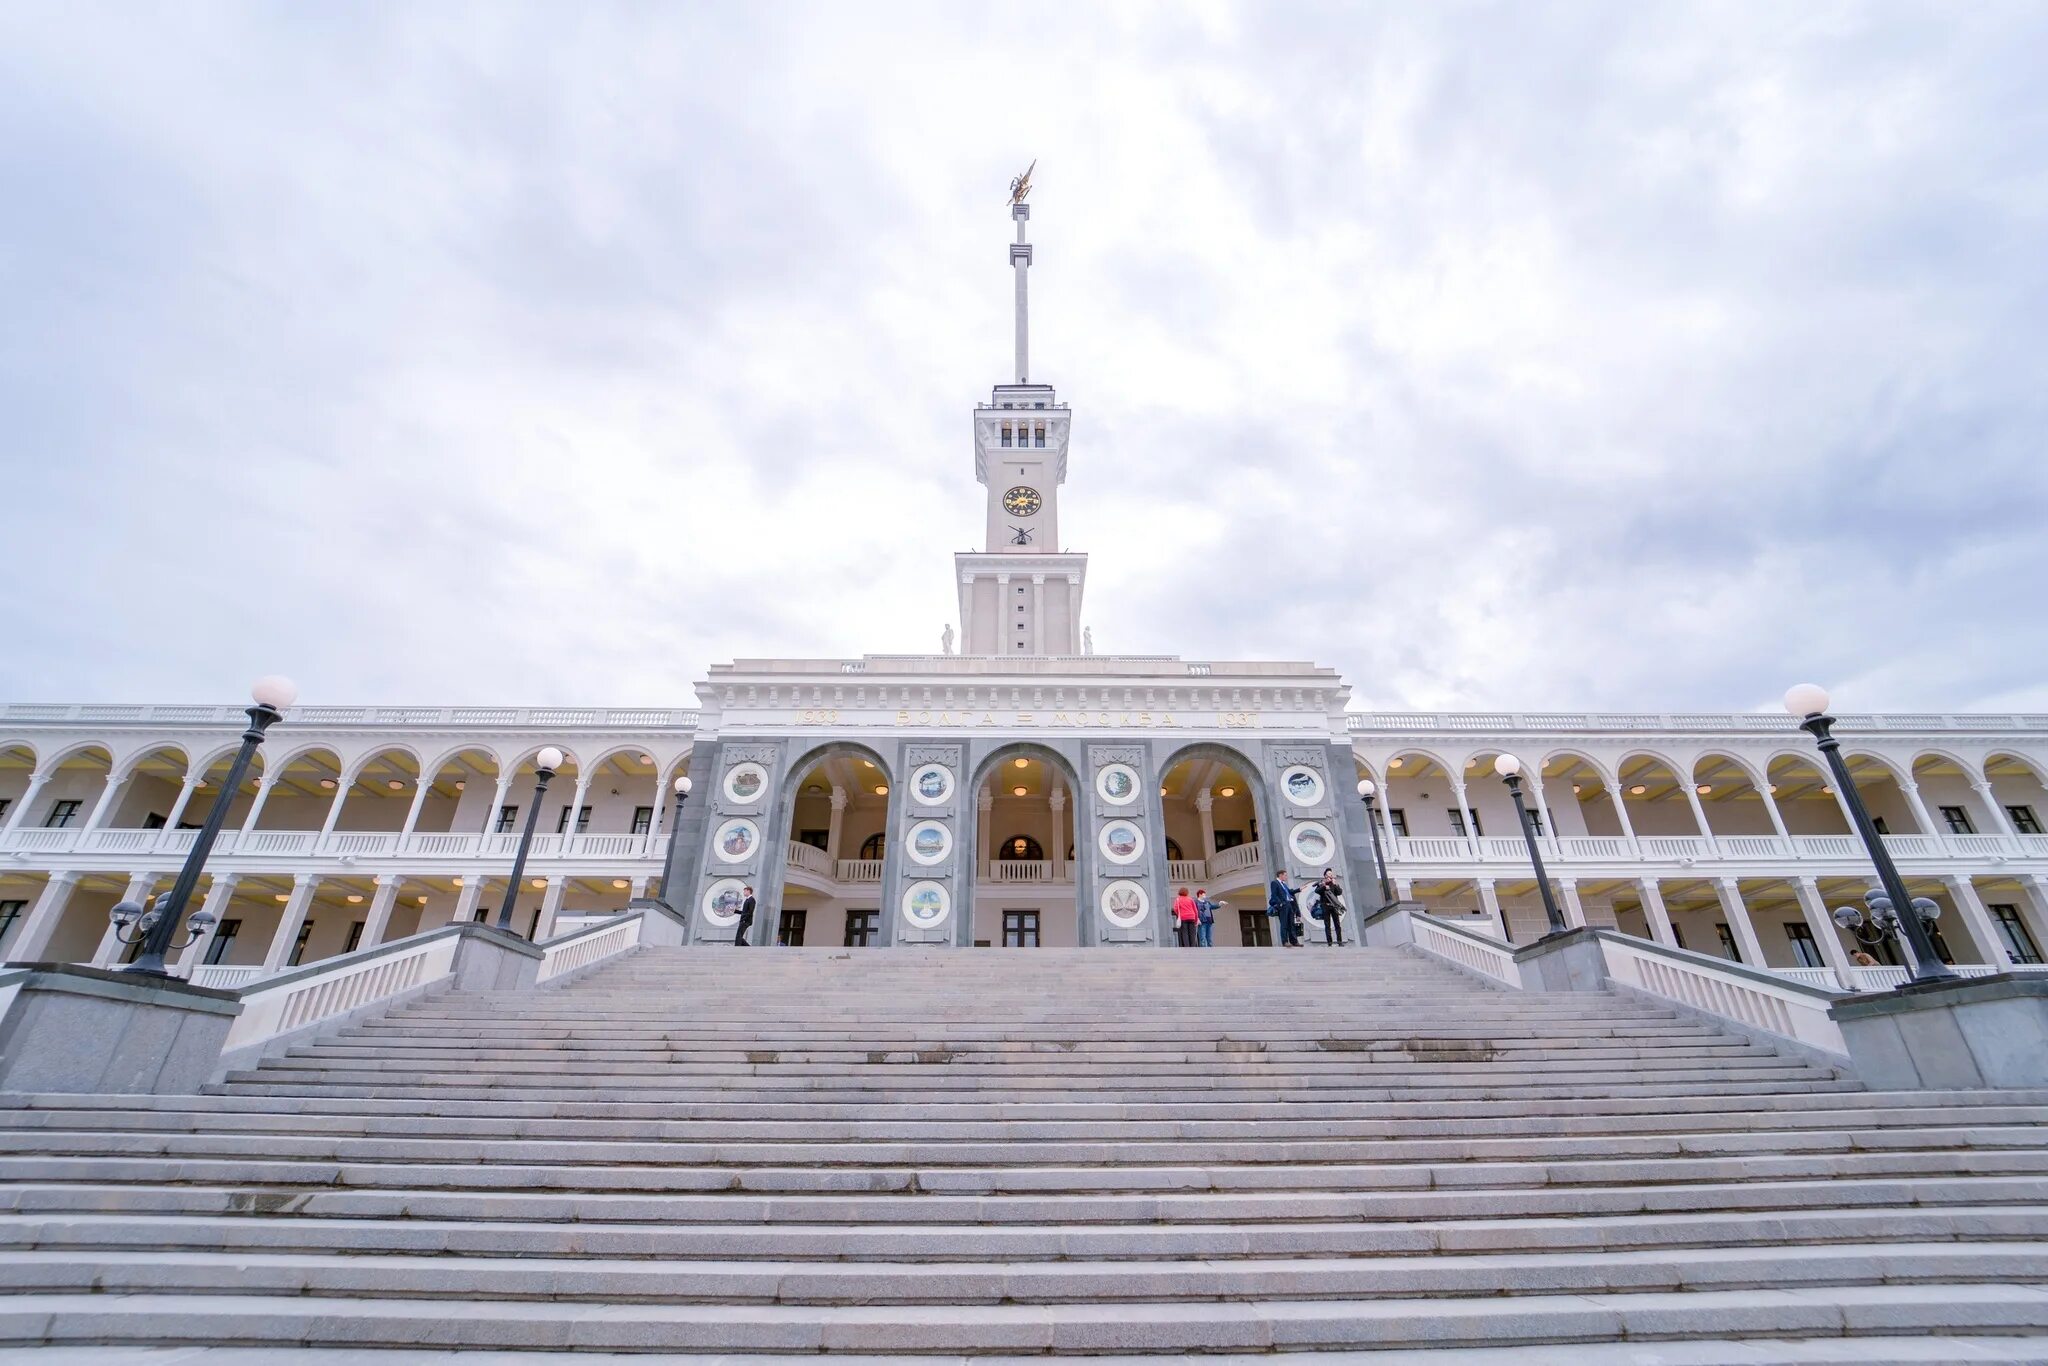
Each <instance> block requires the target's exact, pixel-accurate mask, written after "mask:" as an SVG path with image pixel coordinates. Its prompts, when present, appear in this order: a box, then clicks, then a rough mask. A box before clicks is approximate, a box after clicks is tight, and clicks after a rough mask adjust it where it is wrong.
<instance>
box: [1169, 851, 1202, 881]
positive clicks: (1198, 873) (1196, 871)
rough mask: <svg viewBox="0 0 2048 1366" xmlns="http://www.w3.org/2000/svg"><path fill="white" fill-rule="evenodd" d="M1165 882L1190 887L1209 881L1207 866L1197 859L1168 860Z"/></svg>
mask: <svg viewBox="0 0 2048 1366" xmlns="http://www.w3.org/2000/svg"><path fill="white" fill-rule="evenodd" d="M1166 880H1167V881H1168V882H1185V883H1187V884H1189V885H1190V886H1192V885H1193V884H1195V883H1197V882H1207V881H1208V880H1209V865H1208V864H1207V863H1206V862H1204V861H1203V860H1201V859H1198V858H1170V859H1168V860H1167V861H1166Z"/></svg>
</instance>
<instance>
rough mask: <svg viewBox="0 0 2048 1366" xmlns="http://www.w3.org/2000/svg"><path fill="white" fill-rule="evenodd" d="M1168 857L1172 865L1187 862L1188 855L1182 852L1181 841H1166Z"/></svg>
mask: <svg viewBox="0 0 2048 1366" xmlns="http://www.w3.org/2000/svg"><path fill="white" fill-rule="evenodd" d="M1166 857H1167V860H1168V861H1169V862H1172V863H1181V862H1184V861H1185V860H1186V858H1187V855H1186V854H1183V853H1182V852H1181V851H1180V841H1179V840H1176V839H1169V840H1167V841H1166Z"/></svg>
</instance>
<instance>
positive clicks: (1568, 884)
mask: <svg viewBox="0 0 2048 1366" xmlns="http://www.w3.org/2000/svg"><path fill="white" fill-rule="evenodd" d="M1557 890H1558V891H1559V892H1561V893H1563V895H1564V923H1565V924H1567V925H1569V926H1571V927H1572V928H1573V929H1579V928H1582V927H1583V926H1584V925H1585V923H1586V907H1585V905H1584V904H1583V903H1582V902H1580V900H1579V883H1578V879H1576V878H1569V877H1567V878H1559V879H1558V882H1557Z"/></svg>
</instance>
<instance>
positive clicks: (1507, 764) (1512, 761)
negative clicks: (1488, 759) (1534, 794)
mask: <svg viewBox="0 0 2048 1366" xmlns="http://www.w3.org/2000/svg"><path fill="white" fill-rule="evenodd" d="M1493 771H1494V772H1495V773H1498V774H1500V776H1501V777H1503V778H1512V777H1514V776H1515V775H1516V774H1517V773H1520V772H1521V771H1522V761H1521V760H1520V759H1517V758H1516V757H1515V756H1514V755H1512V754H1503V755H1501V756H1500V757H1499V758H1497V759H1495V760H1494V761H1493Z"/></svg>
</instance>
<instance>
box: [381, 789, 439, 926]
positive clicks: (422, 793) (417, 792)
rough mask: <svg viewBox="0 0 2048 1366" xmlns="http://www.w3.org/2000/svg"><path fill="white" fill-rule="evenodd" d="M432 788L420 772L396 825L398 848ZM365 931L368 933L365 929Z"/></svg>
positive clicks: (415, 822) (414, 824)
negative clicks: (409, 798)
mask: <svg viewBox="0 0 2048 1366" xmlns="http://www.w3.org/2000/svg"><path fill="white" fill-rule="evenodd" d="M433 790H434V784H433V782H432V780H430V779H429V778H428V777H427V775H426V774H424V773H422V774H421V775H420V777H419V781H418V782H417V783H415V784H414V785H413V793H412V805H411V806H408V807H407V808H406V809H405V824H404V825H401V826H399V827H398V843H399V847H400V848H403V847H404V846H405V841H406V838H407V837H408V836H409V835H411V834H412V831H413V827H414V826H416V825H418V824H419V823H420V808H421V807H424V806H425V805H426V804H427V794H428V793H429V792H431V791H433ZM365 933H368V931H367V929H366V930H365Z"/></svg>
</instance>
